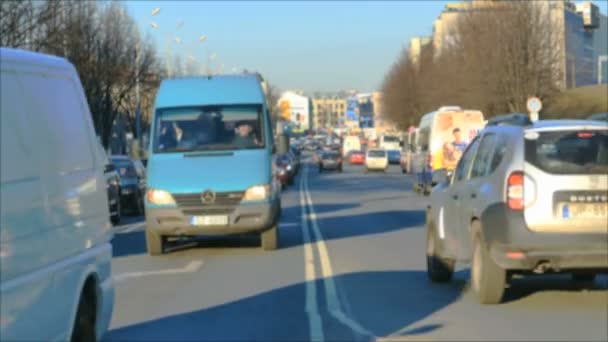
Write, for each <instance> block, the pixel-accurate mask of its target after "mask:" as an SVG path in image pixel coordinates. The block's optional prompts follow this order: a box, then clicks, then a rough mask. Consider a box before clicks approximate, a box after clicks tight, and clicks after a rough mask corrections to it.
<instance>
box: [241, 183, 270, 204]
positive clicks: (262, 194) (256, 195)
mask: <svg viewBox="0 0 608 342" xmlns="http://www.w3.org/2000/svg"><path fill="white" fill-rule="evenodd" d="M269 197H270V185H256V186H252V187H251V188H249V189H247V191H245V196H243V201H261V200H265V199H267V198H269Z"/></svg>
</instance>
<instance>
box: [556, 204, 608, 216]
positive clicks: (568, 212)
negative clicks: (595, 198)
mask: <svg viewBox="0 0 608 342" xmlns="http://www.w3.org/2000/svg"><path fill="white" fill-rule="evenodd" d="M562 217H563V218H565V219H571V218H607V217H608V204H606V203H568V204H564V205H563V206H562Z"/></svg>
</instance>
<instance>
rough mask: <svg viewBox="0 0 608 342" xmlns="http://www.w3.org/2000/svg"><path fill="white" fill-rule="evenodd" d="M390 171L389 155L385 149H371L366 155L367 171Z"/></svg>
mask: <svg viewBox="0 0 608 342" xmlns="http://www.w3.org/2000/svg"><path fill="white" fill-rule="evenodd" d="M387 169H388V153H387V152H386V150H384V149H378V148H374V149H369V150H367V153H366V154H365V171H366V172H367V171H371V170H380V171H384V172H386V170H387Z"/></svg>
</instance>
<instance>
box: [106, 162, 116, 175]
mask: <svg viewBox="0 0 608 342" xmlns="http://www.w3.org/2000/svg"><path fill="white" fill-rule="evenodd" d="M112 171H116V167H115V166H114V164H106V166H105V167H104V169H103V172H104V173H106V172H112Z"/></svg>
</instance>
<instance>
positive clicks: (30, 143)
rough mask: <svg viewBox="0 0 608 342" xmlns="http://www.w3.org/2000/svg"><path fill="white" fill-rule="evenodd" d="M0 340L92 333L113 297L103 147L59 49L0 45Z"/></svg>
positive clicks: (97, 333)
mask: <svg viewBox="0 0 608 342" xmlns="http://www.w3.org/2000/svg"><path fill="white" fill-rule="evenodd" d="M0 70H1V76H0V84H1V85H2V86H0V122H1V123H0V140H1V142H0V148H1V153H0V195H1V198H2V200H1V203H2V205H0V222H1V223H0V252H1V253H0V259H1V265H2V267H1V271H0V317H1V318H0V341H70V340H71V341H95V340H101V339H102V337H103V335H104V333H105V332H106V330H107V329H108V326H109V324H110V318H111V317H112V309H113V303H114V287H113V283H112V272H111V269H112V245H111V243H110V241H111V239H112V235H113V234H112V230H111V229H108V227H110V220H109V215H108V212H109V208H108V198H107V196H108V195H107V192H106V187H105V184H106V181H105V179H104V172H103V171H104V166H105V165H104V164H105V163H104V155H103V154H102V153H100V149H99V148H98V146H97V140H96V135H95V129H94V127H93V122H92V120H91V113H90V111H89V106H88V104H87V99H86V97H85V94H84V91H83V89H82V85H81V83H80V79H79V77H78V73H77V71H76V69H75V68H74V66H73V65H72V64H70V63H69V62H68V61H67V60H66V59H64V58H60V57H55V56H49V55H43V54H39V53H33V52H29V51H23V50H14V49H7V48H0Z"/></svg>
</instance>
